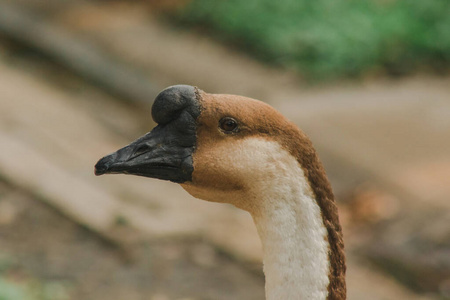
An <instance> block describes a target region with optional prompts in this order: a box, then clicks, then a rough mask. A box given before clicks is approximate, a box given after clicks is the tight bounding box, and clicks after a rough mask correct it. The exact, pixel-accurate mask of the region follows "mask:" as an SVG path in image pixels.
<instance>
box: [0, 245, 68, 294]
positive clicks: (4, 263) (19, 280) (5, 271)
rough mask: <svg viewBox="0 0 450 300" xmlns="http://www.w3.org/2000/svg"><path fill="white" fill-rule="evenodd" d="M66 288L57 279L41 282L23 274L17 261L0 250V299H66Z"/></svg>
mask: <svg viewBox="0 0 450 300" xmlns="http://www.w3.org/2000/svg"><path fill="white" fill-rule="evenodd" d="M68 299H69V296H68V288H67V286H66V285H65V284H63V283H61V282H58V281H46V282H43V281H41V280H38V279H37V278H34V277H31V276H30V275H29V274H25V273H24V272H23V270H20V267H19V263H18V262H17V261H16V260H15V259H14V258H13V257H12V256H11V255H7V254H6V253H3V252H0V300H68Z"/></svg>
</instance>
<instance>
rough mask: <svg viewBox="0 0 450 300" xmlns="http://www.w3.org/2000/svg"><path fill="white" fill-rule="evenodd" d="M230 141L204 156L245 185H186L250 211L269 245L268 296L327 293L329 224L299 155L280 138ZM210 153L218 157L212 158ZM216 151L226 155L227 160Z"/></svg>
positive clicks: (283, 298)
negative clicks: (231, 144)
mask: <svg viewBox="0 0 450 300" xmlns="http://www.w3.org/2000/svg"><path fill="white" fill-rule="evenodd" d="M225 146H226V147H225V148H224V149H223V152H220V151H221V150H217V151H218V152H217V153H212V154H208V155H204V156H202V159H203V161H202V162H203V163H205V164H207V165H208V169H214V168H217V166H225V167H227V168H228V169H219V170H215V169H214V173H218V174H222V173H224V174H227V172H229V170H232V172H229V173H230V174H232V175H233V176H231V178H232V179H233V180H236V181H237V182H241V183H243V184H244V187H243V188H242V189H236V190H233V189H230V190H229V189H226V188H223V189H218V188H216V187H215V186H212V187H211V188H204V187H203V186H201V185H200V186H195V185H191V184H185V185H183V187H184V188H185V189H186V190H187V191H188V192H189V193H191V194H192V195H193V196H195V197H197V198H200V199H205V200H210V201H216V202H227V203H233V204H234V205H236V206H237V207H240V208H242V209H245V210H247V211H249V212H250V214H251V215H252V217H253V220H254V222H255V224H256V227H257V229H258V233H259V235H260V238H261V241H262V246H263V250H264V273H265V275H266V298H267V299H268V300H290V299H295V300H299V299H307V300H315V299H326V297H327V295H328V284H329V278H328V274H329V269H330V263H329V257H328V251H329V243H328V238H327V237H328V235H327V230H326V228H325V226H324V224H323V221H322V215H321V211H320V207H319V205H318V204H317V202H316V200H315V199H314V193H313V191H312V189H311V186H310V185H309V182H308V180H307V179H306V177H305V174H304V172H303V170H302V168H301V166H300V165H299V163H298V161H297V160H296V158H295V157H294V156H292V155H291V154H290V153H289V152H288V151H286V150H285V149H284V148H283V147H282V146H281V145H280V144H279V143H278V142H275V141H269V140H267V139H263V138H245V139H242V140H240V141H239V142H238V143H236V144H233V147H230V146H229V145H227V144H225ZM216 149H217V148H216ZM230 149H232V151H230ZM209 157H213V159H211V162H208V163H206V161H207V160H208V158H209ZM214 157H221V163H220V164H217V163H216V162H215V159H214ZM206 177H208V176H206ZM211 177H213V174H212V175H211ZM220 182H221V181H220V180H219V183H220ZM224 186H225V187H226V186H227V185H226V183H225V185H224ZM231 186H234V185H231Z"/></svg>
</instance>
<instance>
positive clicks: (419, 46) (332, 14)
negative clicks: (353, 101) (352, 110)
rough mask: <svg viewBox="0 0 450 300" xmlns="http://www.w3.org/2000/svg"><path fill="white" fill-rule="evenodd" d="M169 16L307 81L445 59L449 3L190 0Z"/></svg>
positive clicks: (438, 65)
mask: <svg viewBox="0 0 450 300" xmlns="http://www.w3.org/2000/svg"><path fill="white" fill-rule="evenodd" d="M176 16H177V18H178V19H179V20H181V21H182V22H183V23H185V24H189V25H195V26H200V27H201V28H204V29H207V30H208V31H210V32H212V33H213V34H214V35H215V37H218V38H220V39H222V40H224V41H227V42H232V43H234V44H235V45H238V46H240V47H241V48H244V50H245V51H250V52H251V53H252V54H253V55H255V56H257V57H258V58H260V59H263V60H265V61H267V62H271V63H275V64H277V65H282V66H284V67H287V68H289V69H294V70H297V71H300V73H302V74H304V75H306V76H307V77H309V78H315V79H324V78H336V77H342V76H345V77H351V76H357V75H360V74H361V73H363V72H366V71H371V70H379V69H382V70H386V71H388V72H390V73H394V74H402V73H407V72H411V71H413V70H416V69H417V68H421V67H431V68H432V69H437V70H442V69H446V68H447V67H448V65H449V62H450V1H449V0H425V1H421V0H314V1H311V0H279V1H273V0H246V1H241V0H226V1H210V0H192V1H191V2H190V3H189V4H188V5H186V6H184V7H183V8H181V9H180V10H179V11H178V12H177V15H176Z"/></svg>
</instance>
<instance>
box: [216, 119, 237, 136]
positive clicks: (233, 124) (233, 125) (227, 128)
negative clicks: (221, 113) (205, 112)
mask: <svg viewBox="0 0 450 300" xmlns="http://www.w3.org/2000/svg"><path fill="white" fill-rule="evenodd" d="M219 126H220V128H221V129H222V130H223V131H224V132H225V133H233V132H237V130H238V123H237V121H236V120H235V119H233V118H230V117H225V118H222V119H221V120H220V121H219Z"/></svg>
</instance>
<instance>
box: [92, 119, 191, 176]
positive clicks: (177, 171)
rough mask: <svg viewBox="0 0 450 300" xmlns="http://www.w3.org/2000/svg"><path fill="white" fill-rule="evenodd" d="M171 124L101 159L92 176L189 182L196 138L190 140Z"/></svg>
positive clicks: (159, 127) (158, 127) (189, 135)
mask: <svg viewBox="0 0 450 300" xmlns="http://www.w3.org/2000/svg"><path fill="white" fill-rule="evenodd" d="M170 125H171V124H168V125H166V126H161V125H158V126H157V127H155V128H154V129H153V130H152V131H151V132H149V133H147V134H146V135H144V136H142V137H140V138H138V139H137V140H136V141H134V142H132V143H131V144H130V145H128V146H126V147H124V148H122V149H119V150H118V151H116V152H114V153H112V154H110V155H107V156H105V157H103V158H102V159H100V160H99V161H98V162H97V164H96V165H95V175H103V174H117V173H123V174H133V175H139V176H145V177H151V178H158V179H163V180H170V181H173V182H177V183H182V182H185V181H189V180H191V178H192V171H193V165H192V152H193V146H194V143H195V137H194V141H192V135H191V134H183V133H182V132H180V131H179V130H174V129H175V128H173V127H174V126H170ZM193 142H194V143H193Z"/></svg>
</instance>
